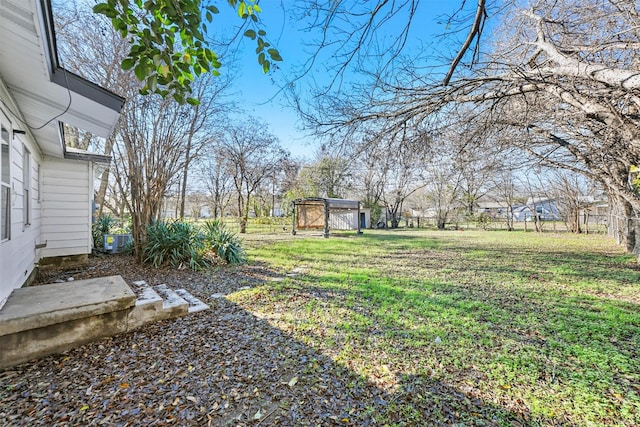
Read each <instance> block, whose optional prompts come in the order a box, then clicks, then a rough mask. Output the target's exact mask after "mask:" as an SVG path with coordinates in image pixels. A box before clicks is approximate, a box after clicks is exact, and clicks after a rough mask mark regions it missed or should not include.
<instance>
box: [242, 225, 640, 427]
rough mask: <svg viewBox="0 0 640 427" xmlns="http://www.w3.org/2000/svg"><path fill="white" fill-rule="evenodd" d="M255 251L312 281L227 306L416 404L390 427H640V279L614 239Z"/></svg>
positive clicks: (356, 239) (427, 236) (335, 244)
mask: <svg viewBox="0 0 640 427" xmlns="http://www.w3.org/2000/svg"><path fill="white" fill-rule="evenodd" d="M248 244H249V245H250V246H252V247H251V248H250V249H249V250H248V252H249V256H250V258H251V259H252V260H254V262H261V263H264V264H266V265H267V266H269V268H271V269H273V270H275V271H278V272H280V273H282V274H285V273H287V272H290V271H291V270H293V269H296V268H304V272H303V273H302V274H299V275H296V276H293V277H288V278H287V279H286V280H285V281H283V282H273V283H271V282H270V283H268V284H266V285H264V286H263V287H260V288H257V289H252V290H250V291H246V292H240V293H237V294H235V295H233V296H231V299H233V300H234V301H236V302H237V303H239V304H240V305H242V306H243V307H244V308H246V309H248V310H251V311H254V312H256V313H262V314H265V313H266V314H274V313H276V314H277V316H274V317H273V320H272V323H273V324H274V325H275V326H277V327H279V328H281V329H283V330H284V331H286V332H287V333H290V334H291V335H292V336H294V337H295V338H296V339H298V340H300V341H302V342H304V343H305V344H307V345H309V346H311V347H313V348H315V349H317V350H318V351H320V352H322V353H323V354H326V355H328V356H330V357H332V358H333V359H334V360H335V361H336V362H337V363H340V364H342V365H344V366H346V367H348V368H349V369H351V370H353V371H354V372H356V373H357V374H359V375H361V376H362V377H363V378H365V379H366V380H368V381H370V382H372V383H374V384H376V385H377V386H378V387H380V388H381V389H383V390H385V391H386V392H388V393H389V395H391V396H400V395H402V396H405V397H406V396H411V399H410V401H408V400H407V399H406V398H402V399H400V398H397V399H392V401H393V404H390V405H388V406H386V408H387V409H386V411H382V412H380V413H377V414H375V418H376V420H377V422H379V423H380V424H382V425H384V424H389V425H394V423H396V422H397V420H398V419H404V420H406V421H407V423H408V424H410V425H428V424H429V423H436V424H437V420H438V419H440V418H438V417H440V416H442V417H444V416H445V415H447V414H450V412H447V411H458V412H457V413H456V417H457V419H459V420H460V421H461V423H462V424H463V425H474V424H478V425H480V424H481V423H480V422H479V421H478V420H480V419H481V418H482V416H481V414H478V413H477V412H475V411H477V409H474V410H469V409H465V408H467V406H465V404H464V403H461V402H465V401H467V400H470V401H473V402H476V401H480V402H482V403H481V407H490V408H492V414H493V417H494V419H493V420H492V422H497V423H498V424H502V425H512V424H511V423H512V422H513V420H514V419H518V420H522V421H524V422H525V423H526V424H530V425H593V426H599V425H610V426H632V425H638V424H640V359H639V356H640V307H639V305H638V304H639V303H640V292H639V286H638V283H639V282H640V269H639V268H638V266H637V264H636V262H635V260H634V259H633V258H632V257H630V256H627V255H625V254H624V253H623V252H622V250H621V249H620V248H619V247H617V246H615V245H614V243H612V242H611V241H610V240H609V239H608V238H606V237H605V236H602V235H588V236H580V235H579V236H576V235H571V234H566V233H563V234H554V233H545V234H535V233H525V232H511V233H510V232H506V231H487V232H482V231H464V232H462V231H446V232H438V231H426V230H419V231H375V232H373V231H367V232H366V233H365V234H364V235H362V236H355V235H345V236H340V237H331V238H329V239H322V238H317V237H307V238H300V237H297V238H289V239H286V240H282V241H274V242H273V243H272V244H266V243H265V241H260V242H259V244H254V245H252V244H251V242H248ZM256 295H259V298H256ZM409 392H410V393H409ZM474 407H475V408H477V407H478V406H477V405H476V406H474ZM421 408H422V409H421ZM429 408H430V409H429ZM443 414H444V415H443ZM403 417H404V418H403ZM443 419H444V418H443ZM447 419H448V418H447ZM394 420H396V421H394Z"/></svg>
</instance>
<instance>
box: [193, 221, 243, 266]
mask: <svg viewBox="0 0 640 427" xmlns="http://www.w3.org/2000/svg"><path fill="white" fill-rule="evenodd" d="M203 233H204V240H205V246H206V247H207V248H208V249H209V250H211V251H213V252H214V253H215V254H216V255H218V256H219V257H220V258H221V259H222V260H223V261H224V262H226V263H228V264H244V263H245V262H246V255H245V253H244V249H242V242H241V240H240V239H239V238H238V236H237V235H236V234H235V233H233V232H231V231H229V230H228V229H227V228H226V227H225V225H224V224H223V223H222V222H220V221H218V220H210V221H205V222H204V225H203Z"/></svg>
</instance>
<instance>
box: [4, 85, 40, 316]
mask: <svg viewBox="0 0 640 427" xmlns="http://www.w3.org/2000/svg"><path fill="white" fill-rule="evenodd" d="M0 98H1V99H2V105H0V122H1V124H2V127H3V128H4V129H5V131H6V132H5V133H4V137H5V138H6V139H5V144H6V143H8V145H9V151H8V154H9V159H8V160H9V162H3V164H4V165H5V166H4V167H6V166H7V164H8V167H9V171H8V175H7V174H6V171H3V173H4V176H5V177H8V187H5V188H8V191H9V194H10V197H9V202H8V203H9V220H10V226H9V234H8V236H5V238H4V239H0V307H2V305H4V302H5V301H6V298H7V297H8V296H9V294H10V293H11V291H12V290H13V289H15V288H19V287H21V286H22V285H23V284H24V283H25V282H26V281H27V279H28V278H29V277H30V276H31V274H32V272H33V269H34V267H35V264H36V263H37V262H38V259H39V251H40V250H39V249H36V245H37V244H39V243H40V242H41V240H40V231H41V218H42V215H41V203H40V196H41V194H40V193H39V191H40V177H39V171H40V168H41V165H42V163H43V158H42V155H41V153H40V150H39V148H38V147H37V145H36V144H35V142H34V141H33V139H32V138H31V136H30V133H28V132H27V133H25V134H21V133H14V131H25V130H26V126H25V125H24V118H22V117H16V115H15V114H14V112H17V111H19V110H18V108H16V106H15V104H13V103H12V100H11V97H10V96H9V95H8V93H7V91H6V89H5V86H4V83H3V82H2V81H1V80H0ZM6 154H7V153H6V152H5V153H3V155H6ZM25 166H26V167H27V168H28V170H27V171H25ZM2 167H3V166H2V165H0V168H2ZM25 179H26V181H25ZM25 190H27V191H25ZM26 199H28V200H26ZM27 211H28V214H29V215H28V216H26V215H25V212H27ZM6 213H7V212H6V211H5V210H4V209H0V221H5V220H6Z"/></svg>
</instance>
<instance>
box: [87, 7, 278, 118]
mask: <svg viewBox="0 0 640 427" xmlns="http://www.w3.org/2000/svg"><path fill="white" fill-rule="evenodd" d="M227 3H228V4H229V6H231V7H232V8H233V10H234V11H235V12H236V14H237V16H238V17H239V18H240V19H241V20H243V22H244V24H243V26H244V27H247V29H246V31H245V32H244V35H245V36H246V37H248V38H250V39H252V40H255V42H256V54H257V55H258V63H259V64H260V65H261V66H262V69H263V71H264V72H265V73H267V72H269V70H270V69H271V67H272V63H273V62H275V61H282V58H281V57H280V53H279V52H278V50H277V49H276V48H275V47H273V46H271V44H270V43H269V42H268V41H267V39H266V32H265V31H264V29H262V28H259V22H260V20H259V18H258V14H259V13H260V12H261V11H262V9H261V8H260V5H259V4H258V0H247V1H243V0H240V1H238V0H228V2H227ZM93 11H94V12H95V13H98V14H102V15H105V16H106V17H108V18H109V19H110V20H111V23H112V25H113V27H114V28H115V29H116V30H118V32H119V33H120V35H121V36H122V38H123V39H127V40H128V41H129V43H130V49H129V52H128V54H127V56H126V57H125V58H124V59H123V60H122V63H121V65H122V68H123V69H124V70H133V71H134V73H135V75H136V77H137V78H138V80H140V81H141V82H143V87H142V88H141V89H140V93H141V94H143V95H146V94H149V93H156V94H158V95H161V96H162V97H163V98H164V97H166V96H169V95H170V96H172V97H173V99H175V100H176V101H177V102H178V103H180V104H184V103H185V102H188V103H190V104H194V105H195V104H198V102H199V101H198V99H197V98H194V97H190V96H189V95H190V94H191V93H192V85H193V83H194V81H195V80H196V79H197V78H198V76H201V75H203V74H207V73H212V74H214V75H219V71H218V69H219V68H220V67H221V65H222V64H221V62H220V59H219V57H218V55H217V54H216V53H215V52H214V51H213V50H212V49H211V48H210V43H209V42H208V40H207V37H206V35H207V29H208V28H207V25H211V24H213V21H214V16H215V15H218V14H219V13H220V10H219V9H218V7H217V6H216V5H214V4H213V3H212V2H210V1H207V0H180V1H176V0H153V1H151V0H107V1H103V2H101V3H98V4H96V5H95V6H94V7H93Z"/></svg>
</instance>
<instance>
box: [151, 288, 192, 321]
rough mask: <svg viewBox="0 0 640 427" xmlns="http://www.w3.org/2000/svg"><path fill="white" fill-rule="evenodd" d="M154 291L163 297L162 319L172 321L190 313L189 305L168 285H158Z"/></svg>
mask: <svg viewBox="0 0 640 427" xmlns="http://www.w3.org/2000/svg"><path fill="white" fill-rule="evenodd" d="M153 290H154V291H156V292H157V293H158V295H160V296H161V297H162V316H161V319H171V318H174V317H180V316H185V315H186V314H188V313H189V303H188V302H187V301H185V300H184V298H182V297H181V296H180V295H178V294H177V293H176V292H175V291H173V290H172V289H170V288H169V287H168V286H167V285H164V284H162V285H156V286H154V287H153Z"/></svg>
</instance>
